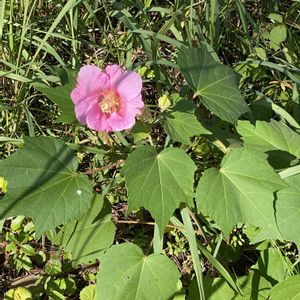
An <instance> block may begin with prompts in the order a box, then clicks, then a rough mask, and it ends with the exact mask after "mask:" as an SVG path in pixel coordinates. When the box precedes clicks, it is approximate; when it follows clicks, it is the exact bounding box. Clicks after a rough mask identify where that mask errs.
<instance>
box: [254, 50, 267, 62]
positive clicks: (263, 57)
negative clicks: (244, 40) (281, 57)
mask: <svg viewBox="0 0 300 300" xmlns="http://www.w3.org/2000/svg"><path fill="white" fill-rule="evenodd" d="M254 50H255V52H256V55H257V56H258V57H259V58H260V59H261V60H267V54H266V50H265V49H264V48H262V47H255V48H254Z"/></svg>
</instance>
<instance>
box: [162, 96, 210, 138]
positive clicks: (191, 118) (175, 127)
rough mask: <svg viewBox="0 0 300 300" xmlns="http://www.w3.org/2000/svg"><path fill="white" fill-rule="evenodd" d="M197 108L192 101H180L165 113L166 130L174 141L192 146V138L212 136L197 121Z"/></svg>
mask: <svg viewBox="0 0 300 300" xmlns="http://www.w3.org/2000/svg"><path fill="white" fill-rule="evenodd" d="M196 108H197V106H196V105H195V104H194V103H193V102H192V101H187V100H180V101H179V102H177V103H176V105H175V106H173V107H172V108H171V109H169V110H167V111H165V112H164V114H163V116H164V129H165V131H166V132H167V134H168V135H169V136H170V137H171V138H172V139H173V140H176V141H179V142H182V143H184V144H190V143H191V141H190V138H191V137H193V136H195V135H200V134H211V132H210V131H208V130H207V129H206V128H204V127H203V126H202V125H201V123H200V122H199V121H198V120H197V117H196V115H195V110H196Z"/></svg>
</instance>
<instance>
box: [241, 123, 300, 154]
mask: <svg viewBox="0 0 300 300" xmlns="http://www.w3.org/2000/svg"><path fill="white" fill-rule="evenodd" d="M237 131H238V133H239V134H240V135H241V136H242V139H243V141H244V143H245V144H246V145H250V146H252V147H254V148H256V149H257V150H259V151H263V152H266V151H271V150H281V151H286V152H289V153H291V154H293V155H295V156H296V157H297V158H300V135H299V134H298V133H296V132H295V131H293V130H292V129H291V128H289V127H288V126H286V125H285V124H283V123H281V122H277V121H274V120H272V121H271V122H265V121H256V123H255V126H254V125H253V124H251V123H250V122H249V121H239V122H238V126H237Z"/></svg>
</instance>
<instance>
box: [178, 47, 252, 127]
mask: <svg viewBox="0 0 300 300" xmlns="http://www.w3.org/2000/svg"><path fill="white" fill-rule="evenodd" d="M178 64H179V67H180V70H181V72H182V74H183V76H184V78H185V80H186V81H187V83H188V84H189V86H190V87H191V88H192V89H193V90H194V91H195V92H197V94H198V95H199V96H201V101H202V102H203V104H204V105H205V106H206V107H207V108H208V109H210V110H211V111H212V112H213V113H214V114H216V115H217V116H218V117H220V118H221V119H222V120H225V121H228V122H231V123H235V122H236V121H237V119H238V118H239V116H240V115H242V114H243V113H246V112H248V106H247V104H246V102H245V101H244V99H243V97H242V95H241V93H240V91H239V88H238V84H239V76H238V74H237V73H235V72H234V71H233V70H232V69H231V68H230V67H228V66H225V65H223V64H221V63H219V62H216V61H215V60H214V59H213V58H212V56H211V55H210V53H209V52H208V50H207V49H206V47H203V48H184V47H182V48H181V49H180V51H179V53H178Z"/></svg>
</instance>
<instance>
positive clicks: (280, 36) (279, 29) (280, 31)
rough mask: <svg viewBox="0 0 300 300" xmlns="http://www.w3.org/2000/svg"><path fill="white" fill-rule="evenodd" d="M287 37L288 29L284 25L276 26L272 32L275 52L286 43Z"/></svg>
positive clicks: (271, 38) (271, 39) (272, 45)
mask: <svg viewBox="0 0 300 300" xmlns="http://www.w3.org/2000/svg"><path fill="white" fill-rule="evenodd" d="M286 35H287V33H286V27H285V25H284V24H280V25H277V26H274V27H273V28H272V30H271V31H270V41H271V47H272V48H273V49H274V50H278V49H279V48H280V44H281V43H282V42H284V41H285V39H286Z"/></svg>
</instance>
